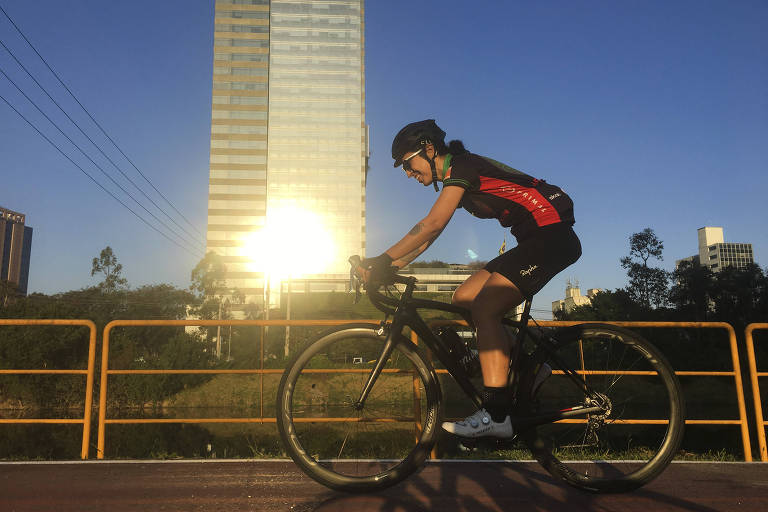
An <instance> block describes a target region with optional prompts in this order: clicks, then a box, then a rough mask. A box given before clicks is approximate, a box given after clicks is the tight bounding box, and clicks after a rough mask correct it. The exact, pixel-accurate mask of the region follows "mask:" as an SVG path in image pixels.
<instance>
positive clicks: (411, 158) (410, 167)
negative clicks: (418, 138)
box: [403, 149, 432, 185]
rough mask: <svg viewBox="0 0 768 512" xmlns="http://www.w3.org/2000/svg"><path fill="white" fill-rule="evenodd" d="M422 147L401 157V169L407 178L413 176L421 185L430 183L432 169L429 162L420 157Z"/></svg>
mask: <svg viewBox="0 0 768 512" xmlns="http://www.w3.org/2000/svg"><path fill="white" fill-rule="evenodd" d="M422 151H423V149H419V150H418V151H413V152H409V153H406V154H405V157H404V158H403V170H404V171H405V174H406V175H407V176H408V177H409V178H415V179H416V180H417V181H418V182H419V183H421V184H423V185H430V184H431V183H432V169H431V168H430V167H429V163H428V162H427V161H426V160H425V159H424V158H422V157H421V153H422Z"/></svg>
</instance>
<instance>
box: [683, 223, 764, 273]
mask: <svg viewBox="0 0 768 512" xmlns="http://www.w3.org/2000/svg"><path fill="white" fill-rule="evenodd" d="M698 235H699V253H698V254H694V255H693V256H689V257H687V258H683V259H681V260H677V261H676V262H675V266H679V265H680V264H681V263H682V262H684V261H687V262H691V263H693V264H694V265H706V266H707V267H709V269H710V270H712V271H713V272H719V271H720V270H722V269H723V268H725V267H728V266H733V267H736V268H744V267H746V266H747V265H749V264H751V263H754V262H755V257H754V254H753V252H752V244H744V243H731V242H728V243H726V242H725V237H724V236H723V228H721V227H709V226H707V227H703V228H699V229H698Z"/></svg>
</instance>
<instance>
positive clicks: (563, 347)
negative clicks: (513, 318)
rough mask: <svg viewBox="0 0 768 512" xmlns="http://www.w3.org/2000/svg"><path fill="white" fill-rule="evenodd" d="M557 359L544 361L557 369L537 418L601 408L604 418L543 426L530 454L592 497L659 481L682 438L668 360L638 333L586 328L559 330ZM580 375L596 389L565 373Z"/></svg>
mask: <svg viewBox="0 0 768 512" xmlns="http://www.w3.org/2000/svg"><path fill="white" fill-rule="evenodd" d="M552 338H554V340H555V341H556V345H555V347H556V348H555V349H553V350H552V352H551V353H548V352H546V351H545V350H544V349H542V348H539V349H538V350H537V352H536V353H535V354H534V357H535V358H536V359H537V360H538V362H546V363H547V364H549V365H550V366H551V367H552V368H553V372H552V376H551V377H550V378H549V379H547V380H546V381H545V382H544V383H543V385H542V386H541V388H540V389H539V391H538V392H537V394H536V397H535V398H534V402H533V406H532V409H533V411H534V412H533V413H532V414H534V415H535V414H536V413H537V411H538V412H539V413H541V412H544V411H562V410H565V409H568V408H571V407H594V406H596V405H597V406H600V407H601V412H599V413H597V414H591V415H586V416H583V417H582V416H576V417H573V418H569V419H566V420H561V421H560V422H557V423H550V424H546V425H542V426H539V427H537V428H536V429H535V432H529V433H528V435H527V441H528V444H529V448H530V449H531V451H532V452H533V453H534V456H535V457H536V458H537V460H538V461H539V462H540V463H541V464H542V466H544V468H545V469H547V471H549V472H550V473H551V474H552V475H554V476H555V477H557V478H560V479H562V480H565V481H566V482H568V483H569V484H571V485H574V486H576V487H579V488H581V489H585V490H588V491H592V492H626V491H630V490H632V489H636V488H638V487H640V486H642V485H644V484H645V483H647V482H649V481H650V480H652V479H653V478H655V477H656V476H658V475H659V474H660V473H661V472H662V471H663V470H664V469H665V468H666V467H667V465H668V464H669V463H670V462H671V461H672V458H673V457H674V455H675V453H676V452H677V450H678V448H679V445H680V441H681V440H682V436H683V427H684V423H685V420H684V404H683V400H682V393H681V391H680V384H679V382H678V380H677V377H676V376H675V373H674V371H673V370H672V368H671V367H670V365H669V363H668V362H667V361H666V359H665V358H664V356H663V355H662V354H661V353H660V352H659V351H658V350H657V349H656V348H655V347H654V346H653V345H651V344H650V343H649V342H647V341H645V340H644V339H643V338H641V337H640V336H638V335H637V334H635V333H633V332H631V331H628V330H626V329H621V328H619V327H615V326H611V325H602V324H584V325H578V326H575V327H569V328H565V329H561V330H558V331H557V332H556V333H555V334H554V335H553V336H552ZM564 367H567V368H570V369H572V370H575V371H576V372H577V374H578V375H577V376H576V377H575V379H577V380H582V381H583V382H584V383H585V384H586V386H588V388H589V389H590V390H591V391H592V395H591V396H588V395H587V393H586V392H585V391H584V388H583V387H581V386H579V385H578V384H577V382H574V377H569V376H567V375H565V374H564V373H563V371H562V369H563V368H564Z"/></svg>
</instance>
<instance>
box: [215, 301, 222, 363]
mask: <svg viewBox="0 0 768 512" xmlns="http://www.w3.org/2000/svg"><path fill="white" fill-rule="evenodd" d="M219 320H221V297H219ZM216 359H221V324H219V325H218V327H216Z"/></svg>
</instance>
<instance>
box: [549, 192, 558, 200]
mask: <svg viewBox="0 0 768 512" xmlns="http://www.w3.org/2000/svg"><path fill="white" fill-rule="evenodd" d="M556 197H560V192H558V193H557V194H552V195H551V196H549V200H550V201H551V200H553V199H554V198H556Z"/></svg>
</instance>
